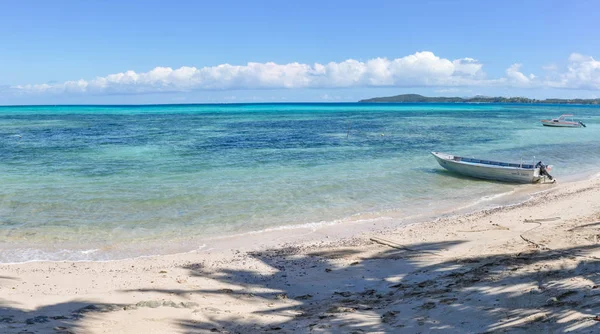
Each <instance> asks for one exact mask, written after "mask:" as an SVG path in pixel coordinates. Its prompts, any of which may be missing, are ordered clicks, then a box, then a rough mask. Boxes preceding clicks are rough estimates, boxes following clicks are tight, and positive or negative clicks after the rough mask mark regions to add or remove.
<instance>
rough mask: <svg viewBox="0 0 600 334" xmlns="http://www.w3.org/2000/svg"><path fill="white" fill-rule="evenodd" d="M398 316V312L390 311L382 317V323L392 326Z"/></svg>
mask: <svg viewBox="0 0 600 334" xmlns="http://www.w3.org/2000/svg"><path fill="white" fill-rule="evenodd" d="M396 314H398V312H397V311H388V312H385V313H384V314H383V315H382V316H381V322H383V323H385V324H391V323H393V322H394V321H396Z"/></svg>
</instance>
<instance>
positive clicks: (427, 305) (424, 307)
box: [421, 302, 436, 310]
mask: <svg viewBox="0 0 600 334" xmlns="http://www.w3.org/2000/svg"><path fill="white" fill-rule="evenodd" d="M435 306H436V305H435V303H434V302H427V303H425V304H423V305H421V308H423V309H426V310H431V309H432V308H435Z"/></svg>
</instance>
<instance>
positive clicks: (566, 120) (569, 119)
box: [541, 115, 585, 128]
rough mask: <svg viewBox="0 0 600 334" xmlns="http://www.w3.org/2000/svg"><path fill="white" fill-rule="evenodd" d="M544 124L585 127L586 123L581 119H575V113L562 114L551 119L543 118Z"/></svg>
mask: <svg viewBox="0 0 600 334" xmlns="http://www.w3.org/2000/svg"><path fill="white" fill-rule="evenodd" d="M541 122H542V125H544V126H553V127H556V128H581V127H584V128H585V124H583V122H581V121H576V120H574V119H573V115H561V116H560V117H559V118H553V119H551V120H547V119H543V120H541Z"/></svg>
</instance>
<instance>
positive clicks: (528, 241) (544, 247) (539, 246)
mask: <svg viewBox="0 0 600 334" xmlns="http://www.w3.org/2000/svg"><path fill="white" fill-rule="evenodd" d="M534 228H535V227H534ZM519 236H520V237H521V239H523V240H524V241H525V242H527V243H530V244H532V245H534V246H535V247H536V248H541V249H543V250H552V249H550V248H548V247H546V246H544V245H542V244H538V243H537V242H535V241H533V240H531V239H527V238H525V237H524V236H523V234H519Z"/></svg>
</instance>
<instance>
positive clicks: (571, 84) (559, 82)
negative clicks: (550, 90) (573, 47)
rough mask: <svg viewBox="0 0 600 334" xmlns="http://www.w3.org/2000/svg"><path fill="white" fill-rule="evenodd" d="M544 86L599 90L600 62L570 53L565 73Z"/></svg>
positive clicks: (589, 57)
mask: <svg viewBox="0 0 600 334" xmlns="http://www.w3.org/2000/svg"><path fill="white" fill-rule="evenodd" d="M545 84H546V85H547V86H549V87H554V88H572V89H586V90H600V61H598V60H595V59H594V58H592V57H591V56H584V55H581V54H579V53H572V54H571V56H570V57H569V65H568V66H567V71H566V72H564V73H561V74H560V75H559V77H558V78H555V79H554V80H548V81H546V83H545Z"/></svg>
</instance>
